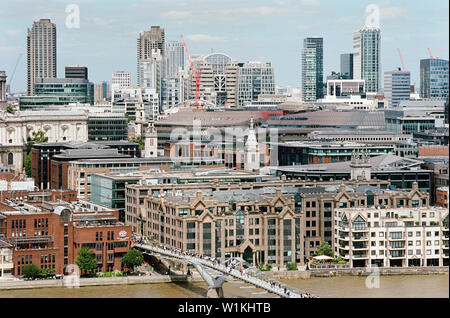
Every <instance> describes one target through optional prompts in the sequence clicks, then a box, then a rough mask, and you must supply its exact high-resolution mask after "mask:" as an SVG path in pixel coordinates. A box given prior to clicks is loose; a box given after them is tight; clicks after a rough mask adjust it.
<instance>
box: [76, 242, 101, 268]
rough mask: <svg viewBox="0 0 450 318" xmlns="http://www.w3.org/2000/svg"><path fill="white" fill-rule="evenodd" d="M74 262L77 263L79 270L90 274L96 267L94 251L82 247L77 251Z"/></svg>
mask: <svg viewBox="0 0 450 318" xmlns="http://www.w3.org/2000/svg"><path fill="white" fill-rule="evenodd" d="M75 264H77V266H78V267H79V268H80V270H81V271H83V272H84V273H87V274H91V273H92V272H93V271H94V270H95V269H96V268H97V261H96V260H95V256H94V252H93V251H92V250H90V249H88V248H87V247H82V248H81V249H80V250H79V251H78V256H77V258H76V259H75Z"/></svg>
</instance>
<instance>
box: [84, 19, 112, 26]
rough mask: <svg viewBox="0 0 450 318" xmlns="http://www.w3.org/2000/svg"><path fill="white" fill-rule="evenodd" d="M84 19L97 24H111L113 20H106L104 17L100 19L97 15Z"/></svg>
mask: <svg viewBox="0 0 450 318" xmlns="http://www.w3.org/2000/svg"><path fill="white" fill-rule="evenodd" d="M86 20H87V21H88V22H91V23H93V24H94V25H97V26H105V25H111V24H113V23H114V22H115V21H114V20H106V19H101V18H98V17H93V18H88V19H86Z"/></svg>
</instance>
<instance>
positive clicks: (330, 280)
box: [0, 274, 449, 298]
mask: <svg viewBox="0 0 450 318" xmlns="http://www.w3.org/2000/svg"><path fill="white" fill-rule="evenodd" d="M379 279H380V281H379V288H371V289H370V288H367V287H366V283H365V282H366V277H359V276H341V277H320V278H319V277H316V278H310V279H290V280H283V281H282V282H283V283H287V284H289V285H291V286H293V287H296V288H298V289H300V290H302V291H306V292H309V293H311V294H314V295H317V296H319V297H321V298H328V297H333V298H353V297H356V298H359V297H363V298H370V297H386V298H394V297H406V298H410V297H414V298H448V297H449V276H448V274H445V275H398V276H381V277H379ZM242 287H244V288H242ZM246 287H248V285H247V284H244V283H236V282H227V283H225V284H224V294H225V297H227V298H236V297H244V298H268V297H270V298H272V297H275V295H272V294H261V292H262V290H260V289H257V288H246ZM206 291H207V289H206V284H205V283H201V282H197V283H162V284H138V285H113V286H89V287H81V288H74V289H71V288H65V287H57V288H39V289H23V290H0V298H5V297H14V298H17V297H56V298H64V297H71V298H77V297H80V298H90V297H108V298H109V297H111V298H115V297H116V298H117V297H125V298H135V297H136V298H202V297H205V295H206Z"/></svg>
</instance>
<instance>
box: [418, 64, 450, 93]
mask: <svg viewBox="0 0 450 318" xmlns="http://www.w3.org/2000/svg"><path fill="white" fill-rule="evenodd" d="M448 94H449V68H448V60H443V59H424V60H420V95H421V97H422V98H435V99H447V98H448Z"/></svg>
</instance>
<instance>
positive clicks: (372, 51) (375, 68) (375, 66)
mask: <svg viewBox="0 0 450 318" xmlns="http://www.w3.org/2000/svg"><path fill="white" fill-rule="evenodd" d="M380 48H381V30H380V29H379V28H374V27H364V28H361V29H359V30H358V31H355V32H353V78H354V79H363V80H365V81H366V92H374V93H377V92H378V91H379V89H380V72H381V58H380Z"/></svg>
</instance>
